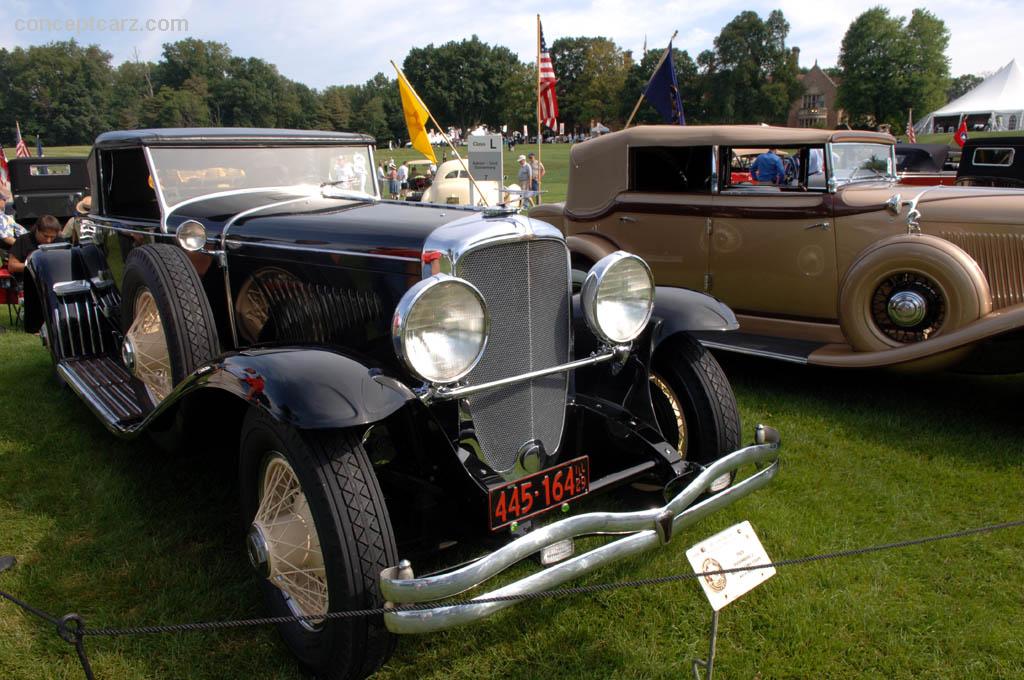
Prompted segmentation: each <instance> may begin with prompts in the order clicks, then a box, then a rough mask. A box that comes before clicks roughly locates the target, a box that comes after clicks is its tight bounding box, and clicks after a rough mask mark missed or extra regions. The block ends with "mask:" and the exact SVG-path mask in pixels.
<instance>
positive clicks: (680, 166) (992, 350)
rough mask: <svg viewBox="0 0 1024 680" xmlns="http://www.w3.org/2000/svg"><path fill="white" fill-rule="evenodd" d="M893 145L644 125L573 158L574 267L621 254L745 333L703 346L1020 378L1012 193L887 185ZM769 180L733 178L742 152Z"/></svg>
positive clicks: (559, 219) (787, 131)
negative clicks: (759, 159) (769, 167)
mask: <svg viewBox="0 0 1024 680" xmlns="http://www.w3.org/2000/svg"><path fill="white" fill-rule="evenodd" d="M894 141H895V140H894V139H893V138H892V137H890V136H889V135H885V134H879V133H871V132H859V131H829V130H817V129H796V128H777V127H767V126H686V127H678V126H649V127H637V128H632V129H628V130H624V131H621V132H616V133H613V134H610V135H607V136H604V137H601V138H599V139H594V140H590V141H587V142H584V143H582V144H577V145H576V146H574V147H573V149H572V152H571V160H570V176H569V187H568V193H567V197H566V201H565V203H555V204H548V205H542V206H538V207H537V208H535V209H533V210H532V211H531V213H530V215H531V217H535V218H539V219H543V220H546V221H548V222H550V223H552V224H554V225H556V226H558V227H559V228H561V229H563V230H564V231H565V232H566V234H567V236H568V243H569V246H570V248H571V250H572V257H573V269H574V272H576V271H578V272H586V271H587V270H588V268H589V267H590V266H591V264H592V263H593V262H596V261H597V260H599V259H600V258H601V257H603V256H605V255H606V254H608V253H610V252H614V251H616V250H619V249H622V250H627V251H630V252H633V253H636V254H638V255H639V256H641V257H643V258H644V259H645V260H646V261H647V262H648V263H649V264H650V266H651V269H652V271H653V272H654V276H655V279H656V280H657V282H658V284H660V285H670V286H683V287H687V288H692V289H696V290H701V291H704V292H707V293H710V294H712V295H714V296H715V297H717V298H719V299H721V300H722V301H723V302H725V303H726V304H728V305H729V306H730V307H732V308H733V309H734V310H735V311H736V314H737V317H738V319H739V321H740V329H739V330H738V331H735V332H733V333H728V334H725V337H721V336H719V337H716V338H711V337H706V338H702V341H703V342H704V343H705V345H707V346H710V347H715V348H720V349H726V350H732V351H737V352H743V353H747V354H754V355H759V356H765V357H771V358H775V359H782V360H788V361H794V362H799V363H807V364H815V365H822V366H842V367H876V366H887V367H888V366H894V367H900V368H906V369H912V370H923V369H936V368H945V367H950V366H954V365H955V366H957V368H958V369H962V370H972V371H979V372H1000V373H1009V372H1017V371H1022V370H1024V351H1022V350H1024V331H1022V330H1021V327H1022V326H1024V191H1021V190H1015V189H993V188H981V187H960V186H956V187H949V186H943V187H911V186H905V185H899V184H897V181H898V179H897V177H896V174H895V170H896V159H895V155H894V153H893V144H894ZM768 148H772V149H775V150H776V152H777V153H778V154H779V155H780V157H781V158H782V159H784V160H785V161H786V173H785V176H784V177H783V178H781V179H780V180H779V181H778V182H777V183H771V182H765V183H758V182H755V181H753V180H751V179H749V175H746V174H745V173H744V172H739V171H738V169H741V168H742V160H741V159H744V158H749V156H750V153H751V150H752V149H761V150H764V149H768Z"/></svg>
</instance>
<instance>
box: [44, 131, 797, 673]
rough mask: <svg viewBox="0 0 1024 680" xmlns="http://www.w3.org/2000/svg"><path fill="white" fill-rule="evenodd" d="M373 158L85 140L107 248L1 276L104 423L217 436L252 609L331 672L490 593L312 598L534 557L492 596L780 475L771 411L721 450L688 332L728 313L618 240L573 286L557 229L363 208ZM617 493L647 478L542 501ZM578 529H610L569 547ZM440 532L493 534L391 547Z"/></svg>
mask: <svg viewBox="0 0 1024 680" xmlns="http://www.w3.org/2000/svg"><path fill="white" fill-rule="evenodd" d="M373 153H374V144H373V140H372V139H371V138H369V137H366V136H362V135H354V134H345V133H331V132H307V131H288V130H262V129H169V130H136V131H130V132H112V133H106V134H103V135H101V136H100V137H99V138H98V139H97V140H96V143H95V146H94V147H93V150H92V154H91V155H90V157H89V161H88V167H89V172H90V174H91V175H92V187H93V193H92V205H93V212H92V214H91V215H89V217H88V218H87V219H88V221H89V222H91V224H92V226H93V227H95V233H96V234H97V237H102V236H103V235H104V234H107V235H112V234H116V235H117V236H118V238H120V240H121V244H122V246H123V250H124V252H125V253H126V254H127V257H126V258H125V260H124V262H118V261H117V258H118V254H119V253H120V252H121V249H118V248H108V249H107V252H109V253H110V257H111V259H110V260H108V259H107V257H106V255H105V254H104V251H103V250H102V249H101V248H99V247H98V246H97V245H95V244H91V243H88V242H87V241H83V243H82V244H81V245H77V246H72V245H70V244H62V245H59V246H55V247H48V248H45V249H42V250H40V251H39V252H37V253H36V254H35V255H34V256H33V257H32V258H31V259H30V260H29V263H28V270H27V272H28V277H27V281H26V288H27V290H26V328H27V330H29V331H36V330H38V331H40V333H41V336H42V338H43V341H44V344H45V345H46V347H48V349H49V352H50V353H51V355H52V358H53V361H54V362H55V365H56V371H57V374H58V376H59V377H60V378H61V379H62V380H63V381H64V382H66V383H67V385H68V386H70V387H71V389H72V390H73V391H74V392H75V393H77V394H78V395H79V396H80V397H81V398H82V400H83V401H84V402H85V403H86V405H87V406H88V407H89V408H90V409H91V410H92V411H93V412H94V414H95V415H96V416H97V417H98V418H99V419H100V420H101V421H102V422H103V423H104V424H105V425H106V427H107V428H108V429H109V430H110V431H112V432H113V433H114V434H116V435H118V436H120V437H124V438H132V437H136V436H139V435H142V434H144V433H149V434H153V435H155V436H156V437H157V439H158V441H160V442H162V443H164V444H165V445H167V446H170V450H171V451H174V450H177V448H175V447H176V446H177V447H180V446H181V445H180V444H175V442H178V441H181V440H183V439H187V438H190V437H191V438H193V439H198V440H200V441H201V440H210V439H212V438H213V437H214V435H217V436H218V437H219V441H226V442H228V444H227V445H226V446H221V447H214V450H216V451H219V452H220V454H221V455H227V456H232V457H237V461H238V469H239V473H240V488H241V496H242V498H241V506H242V516H243V519H244V521H245V522H246V527H245V529H244V531H240V532H239V541H243V540H244V541H245V545H246V548H247V551H248V554H249V559H250V562H251V563H252V566H253V568H254V570H255V573H256V574H257V577H258V579H259V582H260V585H261V589H262V591H263V594H264V596H265V600H266V604H267V607H268V608H269V610H270V613H271V614H272V615H276V616H292V617H304V618H302V619H301V620H294V619H293V620H289V621H287V622H284V623H281V624H280V625H279V630H280V632H281V634H282V636H283V638H284V639H285V641H286V642H287V644H288V646H289V648H290V649H291V650H292V651H293V652H294V654H295V655H296V656H297V657H298V658H299V659H300V660H301V661H302V662H303V663H304V664H305V665H306V666H307V667H309V668H311V669H312V670H313V671H314V672H315V673H317V674H318V675H320V676H322V677H332V678H341V677H346V678H347V677H365V676H366V675H368V674H370V673H372V672H373V671H374V670H375V669H376V668H378V667H379V666H380V665H381V664H382V663H384V661H385V660H386V659H387V658H388V656H389V654H390V653H391V650H392V649H393V645H394V637H393V635H392V633H417V632H427V631H433V630H440V629H443V628H450V627H452V626H457V625H461V624H464V623H468V622H472V621H476V620H479V619H482V618H484V617H486V616H488V615H490V614H491V613H493V612H495V611H497V610H498V609H501V608H503V607H505V606H509V605H510V604H512V602H510V601H507V602H501V603H490V604H477V605H473V606H470V607H463V608H452V607H443V606H439V607H435V608H431V609H422V610H402V611H394V612H390V613H388V614H386V615H385V616H384V617H380V616H376V617H361V618H344V619H340V618H330V619H329V618H326V615H327V614H328V612H335V611H344V610H352V609H366V608H376V607H381V606H382V605H384V603H385V602H386V601H387V602H391V603H410V602H424V601H426V602H430V601H434V600H439V599H444V598H448V597H451V596H452V595H455V594H458V593H461V592H463V591H466V590H468V589H470V588H473V587H475V586H477V585H479V584H481V583H483V582H484V581H485V580H487V579H489V578H491V577H492V576H494V575H496V574H498V573H499V572H501V571H503V570H504V569H506V568H507V567H509V566H511V565H512V564H514V563H516V562H518V561H520V560H522V559H524V558H526V557H529V556H530V555H533V554H537V553H538V552H539V555H540V559H541V561H542V563H545V564H549V563H550V564H551V565H552V566H549V567H548V568H546V569H544V570H543V571H539V572H537V573H534V574H532V575H530V576H527V577H523V578H520V579H519V580H517V581H513V582H512V583H507V584H506V585H505V586H504V587H503V588H502V590H501V592H502V593H504V594H507V593H530V592H536V591H538V590H544V589H548V588H552V587H555V586H557V585H558V584H561V583H564V582H566V581H568V580H570V579H571V578H575V577H576V576H579V575H581V574H585V573H588V572H589V571H592V570H594V569H597V568H599V567H601V566H603V565H605V564H608V563H610V562H613V561H615V560H618V559H620V558H622V557H625V556H627V555H630V554H634V553H637V552H640V551H643V550H648V549H653V548H655V547H657V546H660V545H664V544H666V543H668V542H669V540H670V539H671V538H672V536H673V534H674V533H678V532H679V531H681V530H682V529H683V528H684V527H686V526H688V525H689V524H692V523H693V522H695V521H697V520H698V519H700V518H702V517H704V516H706V515H708V514H709V513H711V512H713V511H715V510H717V509H719V508H721V507H723V506H725V505H727V504H729V503H731V502H733V501H735V500H736V499H738V498H741V497H743V496H745V495H747V494H749V493H750V492H752V491H754V490H756V489H758V488H761V487H762V486H764V485H765V484H767V483H768V481H769V480H770V479H772V478H773V477H774V475H775V473H776V471H777V465H778V463H777V455H778V452H777V444H778V435H777V433H775V432H774V431H772V430H771V429H770V428H761V427H759V428H758V429H757V434H756V436H755V442H756V443H755V444H754V445H751V446H748V447H746V448H739V444H740V429H739V416H738V413H737V408H736V402H735V399H734V397H733V394H732V391H731V388H730V386H729V383H728V380H727V379H726V378H725V376H724V374H723V373H722V370H721V368H720V367H719V366H718V364H717V363H716V362H715V360H714V358H713V357H712V356H711V354H710V353H709V352H708V351H707V350H705V349H704V348H703V347H702V346H701V344H700V343H698V342H697V341H696V340H695V339H694V338H693V335H692V334H693V333H694V332H697V331H704V332H709V331H716V330H717V331H722V330H727V329H731V328H735V327H736V323H735V317H734V316H733V314H732V312H731V311H730V310H729V309H728V308H727V307H726V306H725V305H723V304H722V303H720V302H718V301H716V300H714V299H713V298H711V297H708V296H706V295H703V294H701V293H697V292H694V291H689V290H684V289H681V288H674V287H668V286H657V287H656V286H655V285H654V281H653V278H652V276H651V272H650V269H649V268H648V266H647V264H646V263H645V262H643V261H642V260H641V259H640V258H638V257H636V256H634V255H631V254H628V253H625V252H622V251H616V252H613V253H611V254H609V255H608V256H607V257H602V258H600V259H599V261H597V262H595V263H594V265H593V267H591V268H590V269H589V271H588V272H587V273H586V280H585V281H584V282H583V284H582V291H581V292H580V293H578V294H575V295H574V294H573V293H572V286H571V276H570V255H569V249H568V247H567V245H566V240H565V237H564V235H563V234H562V233H561V232H560V231H559V230H557V229H555V228H554V227H552V226H550V225H548V224H546V223H544V222H539V221H536V220H532V219H530V218H527V217H526V216H523V215H518V214H515V213H513V212H510V211H506V210H491V211H480V210H475V209H468V208H460V207H457V206H439V205H426V204H417V203H410V202H407V201H384V200H381V199H380V189H379V187H378V186H377V179H376V177H375V176H374V174H373V173H372V172H369V173H367V172H365V169H367V168H369V169H372V168H375V167H376V164H375V162H374V158H373ZM339 163H343V164H344V165H345V167H346V168H348V167H349V164H351V168H352V169H353V171H352V172H345V173H341V174H340V175H339V174H332V168H334V167H336V166H337V165H338V164H339ZM360 168H361V169H363V170H364V172H359V169H360ZM338 177H340V179H339V178H338ZM89 233H93V232H92V231H91V230H90V231H89ZM122 271H123V275H116V274H115V273H114V272H122ZM211 455H212V454H211ZM754 465H757V466H759V467H760V469H759V470H757V471H752V472H753V473H752V474H751V475H749V476H746V477H737V470H738V469H740V468H741V467H747V466H750V467H753V466H754ZM737 480H739V481H737ZM631 483H644V484H646V485H652V484H653V485H656V488H658V489H660V490H662V491H663V493H664V498H663V499H659V502H658V503H649V502H647V503H645V505H644V507H645V508H651V506H652V505H654V506H655V507H653V508H651V509H644V510H640V511H636V512H590V513H585V514H575V515H572V514H570V515H568V516H566V517H565V518H563V519H558V520H557V521H550V520H552V518H553V516H554V517H558V516H561V515H562V513H566V512H568V511H570V509H572V508H574V507H575V506H576V505H577V503H578V502H579V501H580V499H581V498H582V497H584V496H590V495H594V494H596V493H597V492H603V491H607V490H610V489H613V488H615V487H618V486H622V485H626V484H631ZM592 503H598V501H596V500H595V501H593V502H592ZM570 506H572V508H571V507H570ZM598 507H600V505H598ZM596 533H601V534H622V535H623V536H622V537H621V538H619V539H617V540H615V541H612V542H610V543H606V544H604V545H602V546H600V547H598V548H594V549H592V550H590V551H589V552H587V553H584V554H582V555H580V556H577V557H574V558H570V556H571V554H572V552H573V539H574V538H575V537H577V536H582V535H588V534H596ZM460 543H462V544H468V545H471V546H474V545H476V546H483V545H485V544H486V545H488V546H490V547H491V548H494V546H495V545H499V546H501V547H497V548H496V549H494V550H493V551H490V552H487V551H484V553H483V555H482V556H481V557H479V559H476V560H474V561H472V562H471V563H468V564H463V565H461V566H457V567H453V568H452V569H450V570H448V571H442V572H436V573H434V574H433V575H431V574H426V575H421V576H420V577H416V575H415V573H414V570H413V565H412V563H411V562H410V561H409V560H401V561H400V560H399V555H401V556H402V557H404V558H412V559H413V560H417V564H422V563H421V562H419V561H418V560H420V558H421V557H424V559H426V558H430V559H431V560H435V559H440V560H441V561H442V562H444V561H445V555H446V554H448V553H446V552H445V550H446V549H447V548H449V547H451V546H453V545H456V544H460ZM447 559H448V560H451V558H447ZM429 563H430V562H428V564H429Z"/></svg>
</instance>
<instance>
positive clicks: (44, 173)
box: [28, 163, 71, 177]
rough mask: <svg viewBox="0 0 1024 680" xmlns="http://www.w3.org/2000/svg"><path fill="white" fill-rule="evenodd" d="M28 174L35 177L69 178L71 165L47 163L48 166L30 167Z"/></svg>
mask: <svg viewBox="0 0 1024 680" xmlns="http://www.w3.org/2000/svg"><path fill="white" fill-rule="evenodd" d="M28 174H30V175H32V176H33V177H53V176H54V175H63V176H67V175H70V174H71V165H70V164H69V163H47V164H46V165H35V164H33V165H30V166H28Z"/></svg>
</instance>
